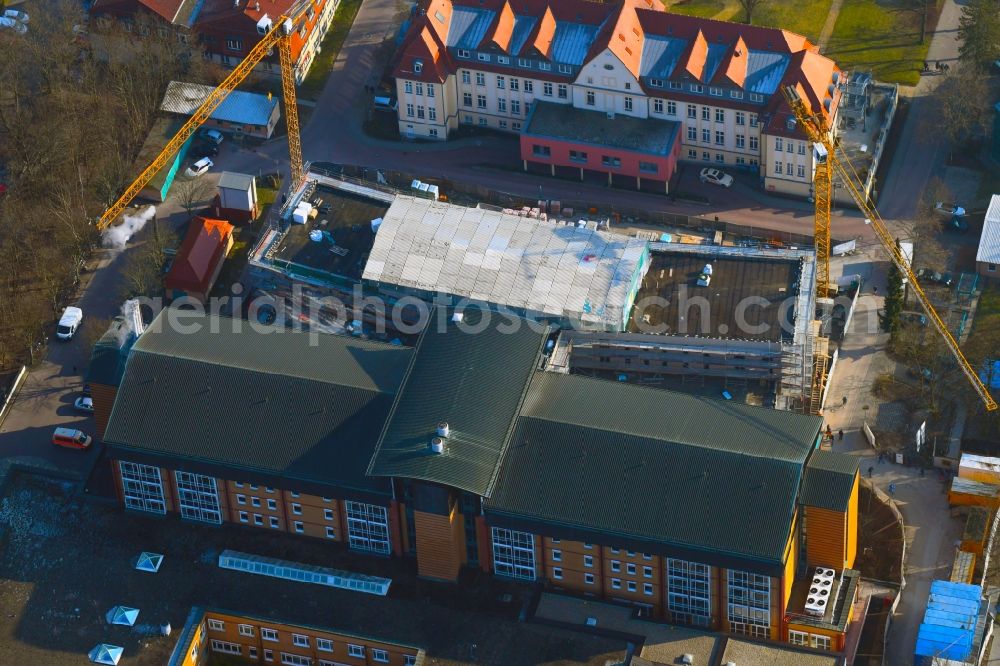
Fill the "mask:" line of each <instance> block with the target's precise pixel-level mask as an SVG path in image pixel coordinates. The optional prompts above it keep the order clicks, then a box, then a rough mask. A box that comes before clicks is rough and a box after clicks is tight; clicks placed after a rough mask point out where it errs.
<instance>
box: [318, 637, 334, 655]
mask: <svg viewBox="0 0 1000 666" xmlns="http://www.w3.org/2000/svg"><path fill="white" fill-rule="evenodd" d="M316 649H317V650H319V651H320V652H333V641H332V640H330V639H329V638H320V637H318V636H317V637H316Z"/></svg>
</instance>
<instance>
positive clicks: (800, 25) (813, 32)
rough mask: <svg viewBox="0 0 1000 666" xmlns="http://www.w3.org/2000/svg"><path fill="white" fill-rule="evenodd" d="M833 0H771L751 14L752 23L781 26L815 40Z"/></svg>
mask: <svg viewBox="0 0 1000 666" xmlns="http://www.w3.org/2000/svg"><path fill="white" fill-rule="evenodd" d="M832 2H833V0H772V2H765V3H762V4H761V6H760V7H758V8H757V11H756V12H754V15H753V23H754V25H764V26H767V27H770V28H783V29H785V30H788V31H789V32H794V33H796V34H799V35H804V36H805V37H808V38H809V40H810V41H812V42H814V43H815V42H816V40H817V39H819V33H820V32H821V31H822V30H823V24H824V23H826V17H827V15H828V14H829V13H830V5H831V4H832Z"/></svg>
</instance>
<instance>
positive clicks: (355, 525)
mask: <svg viewBox="0 0 1000 666" xmlns="http://www.w3.org/2000/svg"><path fill="white" fill-rule="evenodd" d="M347 539H348V544H349V545H350V547H351V550H359V551H365V552H369V553H377V554H379V555H388V554H389V553H390V552H391V550H392V544H391V543H390V541H389V511H388V509H386V508H385V507H384V506H378V505H376V504H365V503H364V502H353V501H348V502H347Z"/></svg>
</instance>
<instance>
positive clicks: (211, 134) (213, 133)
mask: <svg viewBox="0 0 1000 666" xmlns="http://www.w3.org/2000/svg"><path fill="white" fill-rule="evenodd" d="M198 134H199V136H200V137H201V138H202V139H203V140H205V141H210V142H211V143H214V144H215V145H219V144H220V143H222V139H223V136H222V132H220V131H219V130H214V129H204V130H202V131H201V132H199V133H198Z"/></svg>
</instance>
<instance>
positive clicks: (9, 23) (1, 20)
mask: <svg viewBox="0 0 1000 666" xmlns="http://www.w3.org/2000/svg"><path fill="white" fill-rule="evenodd" d="M0 28H10V29H11V30H13V31H14V32H16V33H17V34H19V35H23V34H25V33H26V32H28V26H26V25H25V24H24V23H21V22H20V21H15V20H14V19H12V18H7V17H6V16H0Z"/></svg>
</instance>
